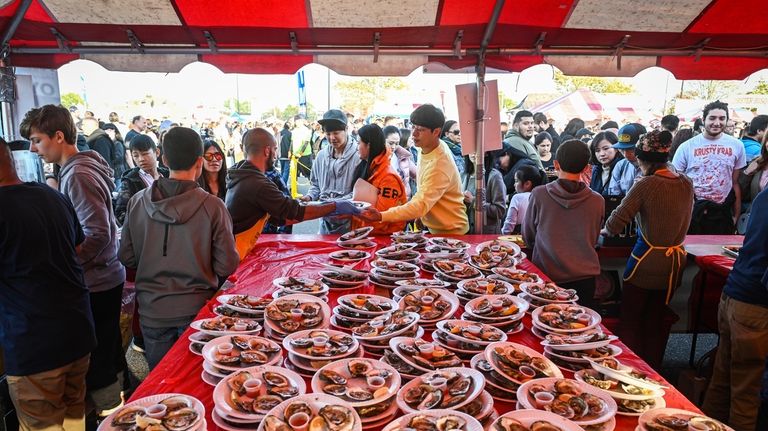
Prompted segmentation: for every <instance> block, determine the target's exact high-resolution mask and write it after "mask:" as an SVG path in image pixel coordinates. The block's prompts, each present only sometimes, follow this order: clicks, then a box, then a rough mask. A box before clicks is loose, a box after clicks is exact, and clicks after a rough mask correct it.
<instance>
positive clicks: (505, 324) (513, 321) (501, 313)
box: [461, 295, 528, 334]
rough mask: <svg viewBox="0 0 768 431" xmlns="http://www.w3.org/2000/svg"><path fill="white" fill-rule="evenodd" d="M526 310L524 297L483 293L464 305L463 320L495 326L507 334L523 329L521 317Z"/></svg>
mask: <svg viewBox="0 0 768 431" xmlns="http://www.w3.org/2000/svg"><path fill="white" fill-rule="evenodd" d="M526 310H528V303H527V302H525V300H524V299H521V298H518V297H517V296H513V295H483V296H480V297H478V298H475V299H473V300H471V301H469V302H467V304H466V305H465V306H464V314H462V315H461V318H462V319H463V320H469V321H473V322H480V323H485V324H487V325H491V326H495V327H497V328H499V329H501V330H502V331H504V332H506V333H507V334H514V333H516V332H520V331H522V330H523V317H525V312H526Z"/></svg>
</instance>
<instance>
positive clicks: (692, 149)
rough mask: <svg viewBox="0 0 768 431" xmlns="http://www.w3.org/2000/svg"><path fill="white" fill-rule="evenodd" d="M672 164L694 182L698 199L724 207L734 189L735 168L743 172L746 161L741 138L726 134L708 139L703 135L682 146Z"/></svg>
mask: <svg viewBox="0 0 768 431" xmlns="http://www.w3.org/2000/svg"><path fill="white" fill-rule="evenodd" d="M672 164H673V165H675V169H677V171H678V172H682V173H684V174H685V175H687V176H688V177H689V178H690V179H691V180H692V181H693V190H694V193H695V194H696V199H706V200H708V201H712V202H715V203H718V204H721V203H723V202H725V198H727V197H728V193H730V192H731V189H732V187H733V171H734V169H743V168H744V166H746V165H747V161H746V155H745V154H744V144H742V143H741V141H739V140H738V139H736V138H734V137H733V136H729V135H726V134H725V133H723V134H721V135H720V137H719V138H717V139H707V138H705V137H704V134H703V133H702V134H699V135H696V136H694V137H693V138H691V139H689V140H687V141H685V142H683V143H682V144H681V145H680V148H678V149H677V152H676V153H675V157H674V158H673V159H672Z"/></svg>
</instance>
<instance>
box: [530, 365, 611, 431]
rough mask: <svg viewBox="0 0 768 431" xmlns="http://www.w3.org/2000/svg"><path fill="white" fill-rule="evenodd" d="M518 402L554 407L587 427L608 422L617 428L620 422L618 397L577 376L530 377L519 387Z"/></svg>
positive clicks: (549, 409)
mask: <svg viewBox="0 0 768 431" xmlns="http://www.w3.org/2000/svg"><path fill="white" fill-rule="evenodd" d="M576 398H581V402H580V403H579V402H577V400H576ZM563 399H567V400H568V401H563ZM517 403H518V405H519V406H520V407H521V408H522V409H536V410H545V411H551V412H552V413H555V414H557V415H559V416H562V417H564V418H566V419H569V420H571V421H573V422H574V423H575V424H577V425H579V426H581V427H583V428H586V427H587V426H595V425H599V424H604V425H603V428H602V429H613V428H614V427H615V424H616V419H615V418H614V416H616V411H617V406H616V401H614V400H613V398H611V397H609V396H608V395H607V394H606V393H605V392H604V391H602V390H600V389H597V388H595V387H593V386H590V385H588V384H586V383H581V382H578V381H576V380H571V379H563V378H559V377H548V378H543V379H536V380H531V381H528V382H526V383H524V384H522V385H520V387H519V388H518V389H517Z"/></svg>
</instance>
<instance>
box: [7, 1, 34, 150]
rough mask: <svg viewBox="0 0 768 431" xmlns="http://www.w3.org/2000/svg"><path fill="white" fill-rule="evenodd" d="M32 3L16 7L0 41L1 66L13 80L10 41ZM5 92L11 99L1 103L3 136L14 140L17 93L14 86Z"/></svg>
mask: <svg viewBox="0 0 768 431" xmlns="http://www.w3.org/2000/svg"><path fill="white" fill-rule="evenodd" d="M31 4H32V0H22V1H21V2H20V3H19V6H18V7H17V8H16V12H15V13H14V14H13V18H12V19H11V22H10V23H8V26H7V27H6V28H5V29H4V30H3V38H2V41H0V56H2V58H0V67H2V68H4V69H6V68H7V71H8V72H10V74H11V75H12V76H11V80H13V76H15V73H14V70H13V68H12V67H10V64H9V61H8V55H9V54H10V50H11V48H10V45H9V43H10V41H11V39H12V38H13V35H14V34H16V30H17V29H18V28H19V24H21V20H22V19H24V15H26V13H27V10H29V6H30V5H31ZM11 85H12V86H13V83H12V82H11ZM3 93H6V95H8V96H11V97H10V99H11V100H7V99H6V100H3V101H2V103H0V125H1V126H2V129H3V130H2V132H3V136H4V137H5V139H6V140H8V141H12V140H14V139H16V136H15V135H16V132H15V130H14V119H13V102H14V101H15V100H16V94H15V91H14V90H13V87H11V89H10V90H9V89H5V90H4V91H3Z"/></svg>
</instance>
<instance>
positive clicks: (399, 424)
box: [382, 409, 483, 431]
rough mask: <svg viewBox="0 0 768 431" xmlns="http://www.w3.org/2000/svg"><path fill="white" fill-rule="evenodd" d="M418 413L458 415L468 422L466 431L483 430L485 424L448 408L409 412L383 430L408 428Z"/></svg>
mask: <svg viewBox="0 0 768 431" xmlns="http://www.w3.org/2000/svg"><path fill="white" fill-rule="evenodd" d="M417 415H426V416H431V417H434V418H436V419H437V418H440V417H443V416H448V415H453V416H458V417H460V418H462V419H464V420H465V421H466V422H467V425H466V427H465V428H464V429H465V430H466V431H483V425H482V424H480V422H478V421H477V419H475V418H473V417H472V416H470V415H468V414H466V413H462V412H458V411H456V410H446V409H436V410H424V411H420V412H416V413H409V414H407V415H404V416H400V417H399V418H397V419H395V420H394V421H393V422H391V423H390V424H389V425H387V426H385V427H384V429H383V430H382V431H393V430H395V429H406V427H407V425H408V423H409V422H410V421H411V418H413V417H414V416H417Z"/></svg>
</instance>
